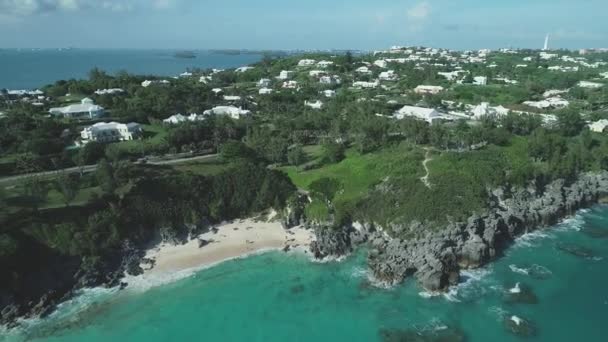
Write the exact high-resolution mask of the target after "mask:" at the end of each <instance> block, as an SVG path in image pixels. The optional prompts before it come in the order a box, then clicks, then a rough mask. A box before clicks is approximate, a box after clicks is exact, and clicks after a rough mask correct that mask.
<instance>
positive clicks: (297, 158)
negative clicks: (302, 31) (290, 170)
mask: <svg viewBox="0 0 608 342" xmlns="http://www.w3.org/2000/svg"><path fill="white" fill-rule="evenodd" d="M287 162H288V163H289V164H290V165H294V166H298V165H301V164H303V163H304V162H306V153H305V152H304V149H303V148H302V145H295V146H292V147H291V148H290V149H289V151H288V152H287Z"/></svg>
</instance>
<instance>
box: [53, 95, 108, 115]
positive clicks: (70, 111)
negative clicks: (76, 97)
mask: <svg viewBox="0 0 608 342" xmlns="http://www.w3.org/2000/svg"><path fill="white" fill-rule="evenodd" d="M49 113H51V114H52V115H57V116H62V117H64V118H69V119H94V118H99V117H102V116H103V115H104V114H105V110H104V109H103V107H101V106H98V105H96V104H94V103H93V100H91V99H90V98H88V97H87V98H84V99H82V101H80V103H78V104H71V105H69V106H66V107H58V108H51V109H50V110H49Z"/></svg>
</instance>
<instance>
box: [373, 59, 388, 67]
mask: <svg viewBox="0 0 608 342" xmlns="http://www.w3.org/2000/svg"><path fill="white" fill-rule="evenodd" d="M374 65H375V66H377V67H379V68H383V69H384V68H386V67H387V66H388V62H387V61H385V60H384V59H379V60H377V61H375V62H374Z"/></svg>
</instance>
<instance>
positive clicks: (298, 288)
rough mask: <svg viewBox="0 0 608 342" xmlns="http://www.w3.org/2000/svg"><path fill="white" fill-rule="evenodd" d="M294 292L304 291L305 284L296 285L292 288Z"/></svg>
mask: <svg viewBox="0 0 608 342" xmlns="http://www.w3.org/2000/svg"><path fill="white" fill-rule="evenodd" d="M290 291H291V293H292V294H298V293H302V292H304V285H295V286H292V287H291V289H290Z"/></svg>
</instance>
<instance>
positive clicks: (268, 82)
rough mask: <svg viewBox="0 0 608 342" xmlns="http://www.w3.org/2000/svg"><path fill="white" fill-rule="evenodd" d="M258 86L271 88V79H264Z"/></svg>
mask: <svg viewBox="0 0 608 342" xmlns="http://www.w3.org/2000/svg"><path fill="white" fill-rule="evenodd" d="M257 85H258V88H267V87H269V86H270V79H269V78H262V79H260V80H259V81H258V83H257Z"/></svg>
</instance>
